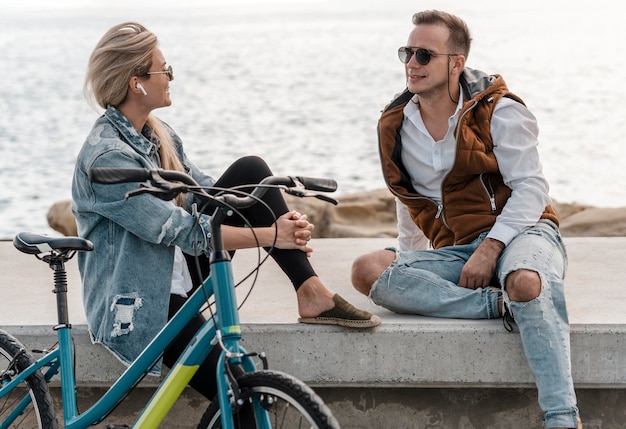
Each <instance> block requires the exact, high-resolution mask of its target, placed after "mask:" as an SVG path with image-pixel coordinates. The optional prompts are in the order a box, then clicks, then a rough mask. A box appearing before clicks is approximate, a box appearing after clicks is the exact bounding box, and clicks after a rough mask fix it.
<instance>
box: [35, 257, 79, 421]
mask: <svg viewBox="0 0 626 429" xmlns="http://www.w3.org/2000/svg"><path fill="white" fill-rule="evenodd" d="M72 255H73V253H70V254H69V255H68V253H67V252H61V253H56V252H52V253H51V254H49V255H47V256H44V257H43V258H42V259H43V260H44V261H45V262H47V263H48V265H49V266H50V268H51V269H52V270H53V271H54V290H53V292H54V294H55V295H56V300H57V318H58V324H57V325H56V326H54V327H53V329H54V330H55V331H57V335H58V339H59V349H60V353H61V356H60V357H61V386H62V389H61V395H62V399H63V413H64V415H65V416H66V417H65V418H66V421H67V420H68V419H70V418H72V417H74V416H76V414H77V411H78V408H77V403H76V395H75V394H73V393H74V387H73V386H74V383H75V382H76V379H75V375H74V362H73V359H74V350H73V348H74V347H73V344H72V334H71V328H72V325H71V324H70V317H69V310H68V305H67V285H68V282H67V271H66V269H65V262H66V261H67V260H69V259H70V258H71V257H72Z"/></svg>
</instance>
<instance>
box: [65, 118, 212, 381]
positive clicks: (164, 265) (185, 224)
mask: <svg viewBox="0 0 626 429" xmlns="http://www.w3.org/2000/svg"><path fill="white" fill-rule="evenodd" d="M167 128H168V130H170V132H171V134H172V138H173V142H174V145H175V147H176V150H177V153H178V155H179V158H180V159H181V161H182V163H183V166H184V167H185V169H186V170H187V173H188V174H190V175H191V176H192V177H194V179H195V180H196V181H197V182H199V183H200V184H203V185H207V186H209V185H212V184H214V182H215V181H214V179H213V178H211V177H209V176H207V175H205V174H204V173H202V172H201V171H200V170H199V169H198V168H197V167H196V166H195V165H194V164H192V163H191V162H190V161H189V160H188V159H187V156H186V155H185V153H184V151H183V148H182V142H181V140H180V138H179V137H178V135H176V133H175V132H174V131H173V130H171V129H170V128H169V127H167ZM159 145H160V142H159V140H158V139H157V138H156V137H155V136H152V133H151V130H150V129H149V127H147V126H146V127H145V128H144V130H143V132H142V133H139V132H138V131H137V130H136V129H135V128H134V127H133V126H132V124H131V123H130V122H129V121H128V119H127V118H126V117H125V116H124V115H123V114H122V113H121V112H120V111H119V110H117V109H116V108H114V107H109V108H108V109H107V110H106V111H105V113H104V115H103V116H102V117H100V118H99V119H98V120H97V121H96V123H95V124H94V126H93V128H92V130H91V132H90V133H89V136H88V137H87V140H86V141H85V143H84V144H83V147H82V149H81V151H80V153H79V155H78V159H77V162H76V167H75V170H74V178H73V183H72V198H73V204H72V211H73V214H74V216H75V217H76V221H77V224H78V234H79V235H80V236H81V237H84V238H87V239H89V240H91V241H92V242H93V243H94V250H93V251H91V252H80V253H79V255H78V264H79V270H80V275H81V278H82V283H83V303H84V307H85V313H86V315H87V322H88V324H89V331H90V334H91V338H92V341H93V342H94V343H100V344H103V345H104V346H105V347H107V348H108V349H109V350H111V351H112V352H113V353H114V354H115V355H116V356H117V357H118V358H119V359H120V360H121V361H122V362H123V363H125V364H129V363H130V362H132V361H133V360H134V359H135V358H136V357H137V356H138V355H139V353H140V352H141V351H142V350H143V349H144V348H145V347H146V346H147V345H148V343H149V342H150V341H151V340H152V339H153V338H154V337H155V335H156V334H157V333H158V332H159V331H160V329H161V328H162V327H163V326H164V325H165V323H166V322H167V316H168V307H169V297H170V288H171V281H172V267H173V262H174V246H179V247H180V248H181V249H182V251H183V252H185V253H188V254H198V253H201V252H204V253H208V252H209V244H210V239H211V234H210V228H209V223H208V217H206V216H203V217H202V218H201V220H200V222H198V223H196V221H195V219H194V218H193V217H192V216H191V215H190V213H189V210H190V208H191V204H192V201H191V200H190V201H188V202H187V203H186V206H185V207H184V208H181V207H177V206H175V205H174V204H172V202H170V201H163V200H161V199H159V198H157V197H154V196H150V195H147V194H144V195H140V196H136V197H132V198H130V199H128V200H125V198H124V197H125V195H126V193H127V192H129V191H132V190H134V189H137V187H138V183H120V184H98V183H92V182H90V181H89V179H88V176H87V174H88V171H89V169H90V168H92V167H121V168H157V167H160V165H159V157H158V149H159ZM159 369H160V364H159V365H157V366H156V367H155V368H153V371H152V372H153V373H154V372H158V371H159Z"/></svg>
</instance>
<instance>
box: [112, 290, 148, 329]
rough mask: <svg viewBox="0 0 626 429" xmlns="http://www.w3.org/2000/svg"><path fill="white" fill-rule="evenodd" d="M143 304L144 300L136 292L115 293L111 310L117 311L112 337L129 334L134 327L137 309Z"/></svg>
mask: <svg viewBox="0 0 626 429" xmlns="http://www.w3.org/2000/svg"><path fill="white" fill-rule="evenodd" d="M142 305H143V300H142V299H141V298H140V297H139V296H138V295H137V294H136V293H131V294H127V295H115V296H114V297H113V303H112V304H111V307H110V309H109V311H112V312H115V319H114V320H113V330H112V331H111V337H119V336H121V335H128V334H129V333H130V332H131V331H132V330H133V329H134V326H133V316H134V314H135V310H136V309H138V308H140V307H141V306H142Z"/></svg>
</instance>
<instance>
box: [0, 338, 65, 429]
mask: <svg viewBox="0 0 626 429" xmlns="http://www.w3.org/2000/svg"><path fill="white" fill-rule="evenodd" d="M16 356H17V359H16V368H17V371H18V372H19V371H21V370H23V369H24V368H27V367H28V366H29V365H31V364H32V363H33V358H32V357H31V355H30V353H28V352H27V351H26V349H25V348H24V346H23V345H22V344H21V343H20V342H19V341H18V340H17V339H16V338H15V337H14V336H12V335H11V334H9V333H8V332H5V331H3V330H0V374H3V378H5V379H7V380H10V378H11V377H12V375H11V374H10V373H9V372H6V370H7V368H8V366H9V364H10V363H11V362H12V361H13V360H14V359H15V358H16ZM23 384H24V386H21V385H20V386H18V387H17V388H16V389H14V391H13V392H10V393H9V394H7V395H6V396H5V397H3V398H2V399H0V423H2V424H4V421H5V419H7V416H8V415H9V414H10V413H11V412H12V411H13V410H14V407H16V406H17V404H18V403H19V402H20V401H21V400H22V399H23V398H24V394H25V392H26V391H27V390H28V392H29V394H30V398H31V402H30V404H29V405H28V406H27V407H26V409H25V410H24V412H23V413H22V414H21V415H20V416H18V418H17V419H16V420H15V421H14V422H13V423H11V425H9V426H8V428H11V429H26V428H39V429H57V428H58V422H57V419H56V415H55V412H54V402H53V401H52V396H51V395H50V390H49V389H48V383H46V381H45V379H44V377H43V374H42V373H41V371H36V372H35V373H33V375H31V376H30V377H28V378H27V379H26V382H25V383H23ZM22 387H23V388H22ZM3 427H4V426H3Z"/></svg>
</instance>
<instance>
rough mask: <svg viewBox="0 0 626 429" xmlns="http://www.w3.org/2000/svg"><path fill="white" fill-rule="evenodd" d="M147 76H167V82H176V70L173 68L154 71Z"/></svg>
mask: <svg viewBox="0 0 626 429" xmlns="http://www.w3.org/2000/svg"><path fill="white" fill-rule="evenodd" d="M146 74H147V75H151V74H166V75H167V80H169V81H170V82H171V81H173V80H174V70H173V69H172V66H167V70H161V71H153V72H148V73H146Z"/></svg>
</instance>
